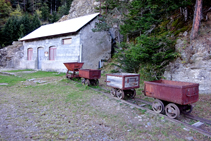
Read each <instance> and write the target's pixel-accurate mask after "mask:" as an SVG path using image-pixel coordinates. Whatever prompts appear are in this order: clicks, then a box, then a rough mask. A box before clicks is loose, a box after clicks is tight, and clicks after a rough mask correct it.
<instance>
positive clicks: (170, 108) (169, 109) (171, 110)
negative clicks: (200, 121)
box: [165, 103, 180, 118]
mask: <svg viewBox="0 0 211 141" xmlns="http://www.w3.org/2000/svg"><path fill="white" fill-rule="evenodd" d="M165 112H166V115H167V116H168V117H170V118H178V117H179V116H180V110H179V108H178V107H177V105H176V104H174V103H169V104H168V105H167V106H166V107H165Z"/></svg>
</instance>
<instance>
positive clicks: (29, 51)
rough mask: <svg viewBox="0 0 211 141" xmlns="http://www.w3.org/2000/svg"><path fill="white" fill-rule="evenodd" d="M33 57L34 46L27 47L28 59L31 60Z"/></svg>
mask: <svg viewBox="0 0 211 141" xmlns="http://www.w3.org/2000/svg"><path fill="white" fill-rule="evenodd" d="M32 59H33V48H28V49H27V60H28V61H30V60H32Z"/></svg>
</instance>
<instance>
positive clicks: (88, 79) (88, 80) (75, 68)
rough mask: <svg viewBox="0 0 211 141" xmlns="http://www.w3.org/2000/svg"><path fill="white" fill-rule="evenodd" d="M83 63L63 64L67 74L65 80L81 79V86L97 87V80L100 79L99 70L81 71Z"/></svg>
mask: <svg viewBox="0 0 211 141" xmlns="http://www.w3.org/2000/svg"><path fill="white" fill-rule="evenodd" d="M83 64H84V63H81V62H68V63H64V65H65V66H66V68H67V69H68V70H67V73H66V78H69V79H73V78H78V79H81V78H82V81H81V82H82V84H84V85H87V86H90V85H94V86H97V85H98V84H99V80H98V79H100V77H101V70H94V69H81V68H82V66H83ZM70 71H72V72H73V73H72V74H70V73H69V72H70Z"/></svg>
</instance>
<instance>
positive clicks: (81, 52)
mask: <svg viewBox="0 0 211 141" xmlns="http://www.w3.org/2000/svg"><path fill="white" fill-rule="evenodd" d="M82 47H83V46H82V44H80V60H79V61H80V62H81V61H82Z"/></svg>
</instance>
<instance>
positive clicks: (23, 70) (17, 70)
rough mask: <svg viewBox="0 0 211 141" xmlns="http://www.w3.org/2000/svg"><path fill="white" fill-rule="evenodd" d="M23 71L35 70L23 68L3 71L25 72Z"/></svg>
mask: <svg viewBox="0 0 211 141" xmlns="http://www.w3.org/2000/svg"><path fill="white" fill-rule="evenodd" d="M23 71H34V70H32V69H23V70H9V71H3V72H23Z"/></svg>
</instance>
